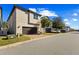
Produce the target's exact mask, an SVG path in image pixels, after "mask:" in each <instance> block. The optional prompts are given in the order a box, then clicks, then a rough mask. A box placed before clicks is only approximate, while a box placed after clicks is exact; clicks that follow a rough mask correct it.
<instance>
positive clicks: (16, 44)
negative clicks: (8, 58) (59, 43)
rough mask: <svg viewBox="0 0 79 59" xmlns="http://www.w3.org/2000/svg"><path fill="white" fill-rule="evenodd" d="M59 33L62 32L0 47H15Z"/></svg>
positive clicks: (0, 47)
mask: <svg viewBox="0 0 79 59" xmlns="http://www.w3.org/2000/svg"><path fill="white" fill-rule="evenodd" d="M61 34H62V33H60V34H55V35H53V34H52V35H48V36H45V37H40V38H35V39H31V40H27V41H21V42H16V43H12V44H8V45H4V46H0V49H4V48H10V47H15V46H18V45H21V44H24V43H29V42H32V41H36V40H41V39H44V38H49V37H52V36H53V37H54V36H57V35H61ZM63 34H65V33H63Z"/></svg>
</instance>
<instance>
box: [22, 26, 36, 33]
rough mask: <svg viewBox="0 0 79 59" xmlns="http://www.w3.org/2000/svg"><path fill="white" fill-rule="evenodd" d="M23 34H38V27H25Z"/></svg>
mask: <svg viewBox="0 0 79 59" xmlns="http://www.w3.org/2000/svg"><path fill="white" fill-rule="evenodd" d="M22 32H23V34H36V33H37V28H36V27H23V28H22Z"/></svg>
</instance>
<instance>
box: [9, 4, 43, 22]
mask: <svg viewBox="0 0 79 59" xmlns="http://www.w3.org/2000/svg"><path fill="white" fill-rule="evenodd" d="M15 8H18V9H20V10H23V11H24V12H26V11H28V12H31V13H35V14H37V15H39V16H42V15H41V14H38V13H36V12H34V11H31V10H28V9H26V8H23V7H21V6H18V5H14V7H13V9H12V11H11V13H10V15H9V17H8V19H7V21H8V20H9V18H10V16H11V15H12V13H13V12H14V10H15Z"/></svg>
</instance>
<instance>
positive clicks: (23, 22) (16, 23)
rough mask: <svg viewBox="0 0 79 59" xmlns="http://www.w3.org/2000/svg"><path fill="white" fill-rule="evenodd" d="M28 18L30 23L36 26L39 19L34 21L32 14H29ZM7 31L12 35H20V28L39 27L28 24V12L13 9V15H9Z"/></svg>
mask: <svg viewBox="0 0 79 59" xmlns="http://www.w3.org/2000/svg"><path fill="white" fill-rule="evenodd" d="M29 15H30V16H29V17H30V23H33V24H38V23H39V21H40V19H38V20H37V19H34V18H33V13H30V12H29ZM8 26H9V31H10V32H11V33H14V34H16V35H17V34H22V27H23V26H24V27H38V28H39V25H38V26H36V25H32V24H28V12H27V11H26V12H25V11H23V10H20V9H18V8H16V9H15V11H14V12H13V14H12V15H11V17H10V19H9V21H8Z"/></svg>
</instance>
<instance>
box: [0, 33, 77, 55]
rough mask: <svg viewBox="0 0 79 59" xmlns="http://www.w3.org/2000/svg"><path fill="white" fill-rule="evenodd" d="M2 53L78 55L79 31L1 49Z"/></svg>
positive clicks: (0, 52)
mask: <svg viewBox="0 0 79 59" xmlns="http://www.w3.org/2000/svg"><path fill="white" fill-rule="evenodd" d="M0 54H1V55H77V54H79V32H69V33H62V34H58V35H55V36H51V37H49V38H45V39H41V40H36V41H32V42H28V43H24V44H21V45H18V46H15V47H10V48H5V49H0Z"/></svg>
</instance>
